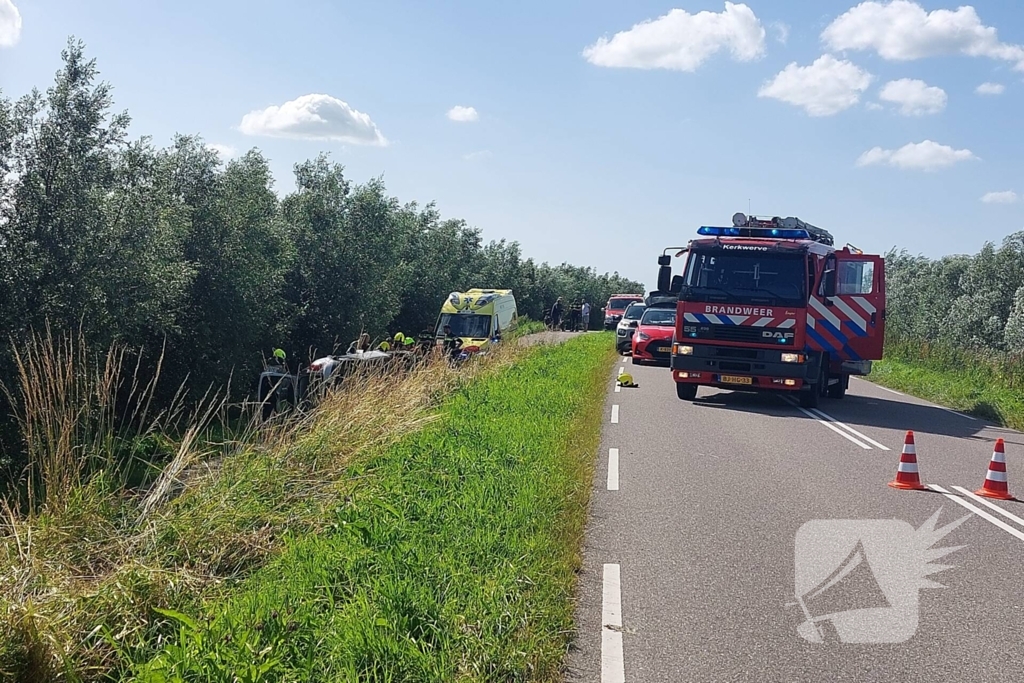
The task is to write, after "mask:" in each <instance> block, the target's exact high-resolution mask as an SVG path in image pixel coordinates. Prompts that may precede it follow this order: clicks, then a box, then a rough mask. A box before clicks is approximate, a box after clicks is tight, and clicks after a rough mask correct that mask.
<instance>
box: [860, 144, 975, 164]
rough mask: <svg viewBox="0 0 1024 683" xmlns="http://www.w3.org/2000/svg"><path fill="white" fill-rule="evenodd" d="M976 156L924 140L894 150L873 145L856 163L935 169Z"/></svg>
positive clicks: (967, 151) (967, 150)
mask: <svg viewBox="0 0 1024 683" xmlns="http://www.w3.org/2000/svg"><path fill="white" fill-rule="evenodd" d="M977 158H978V157H976V156H974V153H973V152H971V150H969V149H953V148H952V147H950V146H949V145H940V144H939V143H937V142H932V141H931V140H925V141H924V142H917V143H913V142H912V143H910V144H907V145H903V146H902V147H900V148H899V149H896V150H893V149H882V148H881V147H874V148H872V149H869V150H868V151H866V152H864V153H863V154H861V155H860V158H859V159H857V165H858V166H874V165H877V164H888V165H889V166H895V167H896V168H902V169H904V170H910V171H937V170H939V169H942V168H948V167H950V166H952V165H953V164H955V163H958V162H960V161H969V160H971V159H977Z"/></svg>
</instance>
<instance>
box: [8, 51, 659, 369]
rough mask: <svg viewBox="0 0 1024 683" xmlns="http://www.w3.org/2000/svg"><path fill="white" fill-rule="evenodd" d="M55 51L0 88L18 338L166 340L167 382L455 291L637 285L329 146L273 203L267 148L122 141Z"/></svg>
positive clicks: (566, 290)
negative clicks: (45, 76) (45, 83)
mask: <svg viewBox="0 0 1024 683" xmlns="http://www.w3.org/2000/svg"><path fill="white" fill-rule="evenodd" d="M62 56H63V61H64V64H63V68H62V69H61V70H60V71H59V72H58V73H57V75H56V79H55V82H54V84H53V86H52V87H51V88H49V89H48V90H47V91H46V93H45V94H43V93H40V92H38V91H33V92H32V93H30V94H28V95H25V96H24V97H21V98H20V99H17V100H16V101H12V100H11V99H8V98H6V97H4V96H3V95H4V93H2V92H0V176H2V177H3V180H2V186H0V187H2V190H0V320H2V324H3V328H4V330H5V331H6V333H7V334H8V335H9V336H11V337H12V338H14V339H15V340H16V339H18V338H20V337H22V336H23V335H24V334H26V333H27V331H28V330H31V329H37V330H38V329H40V328H42V327H44V326H45V325H46V324H49V325H50V326H52V327H53V328H55V329H77V328H79V327H81V329H82V330H83V332H84V334H85V336H86V338H87V339H88V340H89V341H90V342H91V343H94V344H96V345H99V346H101V347H102V346H103V345H105V344H107V343H109V342H111V341H113V340H119V341H122V342H126V343H129V344H131V345H136V346H144V347H147V348H158V347H163V346H165V345H166V353H167V358H166V360H165V368H164V371H165V372H166V373H169V374H170V376H171V377H172V378H175V377H183V376H184V375H185V374H186V373H190V374H192V375H193V376H195V377H199V378H202V379H203V380H207V381H209V380H224V379H226V378H227V377H228V375H229V373H231V372H232V370H234V371H235V372H236V373H238V372H240V371H245V372H248V371H252V370H254V369H255V367H256V366H257V365H258V364H259V363H260V362H261V358H262V356H261V354H266V353H267V352H268V350H269V349H270V348H272V347H276V346H280V347H285V348H286V349H287V350H289V351H290V352H292V353H295V354H300V355H302V356H305V354H306V353H307V352H308V351H309V350H310V349H317V350H318V351H319V352H329V351H330V350H331V349H332V348H333V346H334V345H335V344H336V343H340V342H342V341H345V342H347V341H348V340H350V339H352V338H354V337H355V336H356V335H357V334H358V333H359V332H360V331H364V330H365V331H367V332H369V333H370V334H371V335H375V336H383V335H385V334H387V333H389V332H391V331H395V330H403V331H406V332H418V331H420V330H421V329H423V328H424V327H431V326H433V324H434V322H435V320H436V317H437V314H438V310H439V308H440V305H441V303H442V302H443V300H444V298H445V297H446V296H447V295H448V293H449V292H451V291H454V290H462V289H467V288H470V287H503V288H511V289H513V290H514V292H515V294H516V298H517V301H518V304H519V310H520V314H521V315H528V316H530V317H532V318H536V319H541V318H543V313H544V309H545V308H546V307H549V306H550V305H551V303H552V302H553V301H554V299H555V297H557V296H563V297H566V298H573V297H585V298H587V299H588V300H589V301H592V302H595V303H596V302H599V301H603V300H605V299H606V298H607V296H608V295H609V294H611V293H614V292H617V291H620V290H622V291H642V285H641V284H640V283H637V282H632V281H630V280H627V279H625V278H623V277H620V276H619V275H618V274H617V273H616V274H614V275H610V274H604V275H601V274H598V273H597V272H596V271H595V270H594V269H593V268H585V267H578V266H572V265H568V264H562V265H558V266H550V265H548V264H547V263H538V262H536V261H535V260H534V259H532V258H525V257H524V256H523V254H522V252H521V250H520V247H519V245H518V244H517V243H515V242H506V241H504V240H501V241H497V242H490V243H487V244H485V243H484V242H483V240H482V238H481V235H480V232H479V231H478V230H477V229H474V228H472V227H470V226H468V225H467V224H466V223H465V221H462V220H458V219H451V218H447V219H446V218H443V217H442V216H441V214H440V212H439V211H438V209H437V207H436V206H434V205H433V204H428V205H426V206H419V205H417V204H416V203H405V204H403V203H400V202H399V200H398V199H396V198H395V197H393V196H390V195H388V193H387V190H386V188H385V186H384V183H383V182H382V181H381V180H379V179H375V180H370V181H369V182H366V183H362V184H359V183H353V182H352V181H351V180H350V179H349V178H347V177H346V176H345V173H344V169H343V167H342V166H341V165H339V164H337V163H333V162H332V161H331V160H330V159H329V158H328V157H327V156H325V155H321V156H319V157H317V158H316V159H312V160H308V161H305V162H303V163H300V164H297V165H296V166H295V169H294V172H295V185H296V189H295V190H294V191H293V192H291V193H289V194H287V196H285V197H284V198H282V199H279V198H278V196H277V195H276V194H275V192H274V189H273V184H274V179H273V177H272V176H271V173H270V170H269V167H268V163H267V160H266V158H265V157H264V156H263V155H262V154H261V153H260V152H259V151H258V150H255V149H254V150H252V151H249V152H248V153H246V154H245V155H243V156H241V157H240V158H237V159H234V160H231V161H228V162H227V163H226V164H225V163H222V161H221V159H220V158H219V156H218V154H217V153H216V152H214V151H212V150H211V149H208V148H207V147H206V145H205V144H204V143H203V141H202V140H201V139H200V138H199V137H196V136H187V135H180V136H178V137H176V138H175V140H174V142H173V144H172V145H171V146H170V147H168V148H164V149H161V148H157V147H155V146H154V145H153V144H152V143H151V141H150V140H149V139H147V138H142V139H138V140H129V138H128V134H127V130H128V125H129V120H130V119H129V117H128V115H127V113H116V112H114V111H113V110H112V92H111V87H110V86H109V85H108V84H107V83H103V82H99V81H98V72H97V67H96V63H95V60H88V59H87V58H86V57H85V55H84V47H83V45H82V43H80V42H76V41H74V40H72V41H70V42H69V44H68V47H67V49H66V50H64V52H63V54H62ZM598 305H600V304H598Z"/></svg>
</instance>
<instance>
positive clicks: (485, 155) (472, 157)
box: [462, 149, 491, 161]
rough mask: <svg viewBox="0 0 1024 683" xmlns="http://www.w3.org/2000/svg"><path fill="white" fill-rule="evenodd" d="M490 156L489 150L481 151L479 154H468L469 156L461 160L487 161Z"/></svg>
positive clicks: (466, 155) (464, 156)
mask: <svg viewBox="0 0 1024 683" xmlns="http://www.w3.org/2000/svg"><path fill="white" fill-rule="evenodd" d="M490 156H491V150H489V149H482V150H480V151H479V152H470V153H469V154H465V155H463V157H462V158H463V159H465V160H466V161H479V160H480V159H489V158H490Z"/></svg>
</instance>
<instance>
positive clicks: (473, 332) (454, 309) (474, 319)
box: [435, 289, 519, 353]
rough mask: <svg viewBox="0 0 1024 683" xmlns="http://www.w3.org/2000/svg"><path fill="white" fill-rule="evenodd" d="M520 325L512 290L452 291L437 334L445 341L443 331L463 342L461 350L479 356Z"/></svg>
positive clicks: (439, 322) (442, 311) (443, 307)
mask: <svg viewBox="0 0 1024 683" xmlns="http://www.w3.org/2000/svg"><path fill="white" fill-rule="evenodd" d="M518 322H519V314H518V311H517V310H516V298H515V297H514V296H512V290H511V289H470V290H467V291H465V292H452V293H451V294H449V295H448V298H447V299H446V300H445V302H444V305H442V306H441V315H440V316H439V317H438V319H437V328H436V330H435V335H436V337H437V338H438V339H444V328H445V327H446V326H449V325H450V326H451V329H452V334H453V335H455V336H456V337H459V338H460V339H461V340H462V350H463V351H466V352H467V353H476V352H477V351H482V350H484V349H486V348H487V347H488V346H490V344H491V341H492V340H493V339H495V338H496V337H497V336H498V335H499V334H500V335H502V336H504V335H505V334H507V333H508V332H509V331H510V330H512V329H514V328H515V326H516V324H517V323H518Z"/></svg>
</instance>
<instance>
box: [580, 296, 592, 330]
mask: <svg viewBox="0 0 1024 683" xmlns="http://www.w3.org/2000/svg"><path fill="white" fill-rule="evenodd" d="M580 325H581V327H582V328H583V331H584V332H586V331H587V330H589V329H590V304H588V303H587V300H586V299H584V300H583V309H582V310H581V311H580Z"/></svg>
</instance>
